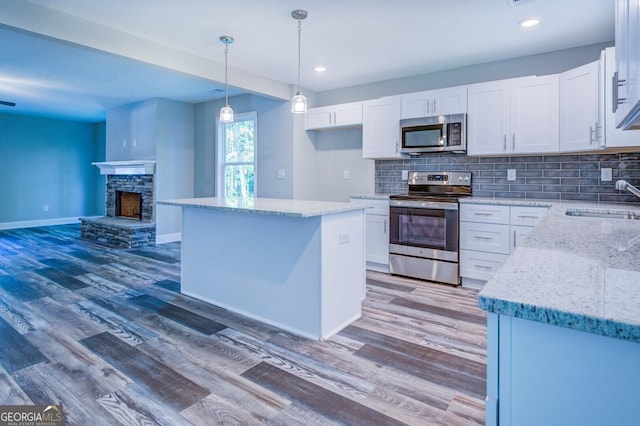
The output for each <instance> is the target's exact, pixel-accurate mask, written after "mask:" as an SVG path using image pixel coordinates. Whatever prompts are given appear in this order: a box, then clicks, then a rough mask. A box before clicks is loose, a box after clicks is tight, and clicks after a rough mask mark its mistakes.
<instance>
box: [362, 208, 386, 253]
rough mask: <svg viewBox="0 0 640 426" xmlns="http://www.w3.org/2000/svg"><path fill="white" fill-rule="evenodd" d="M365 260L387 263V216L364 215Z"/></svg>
mask: <svg viewBox="0 0 640 426" xmlns="http://www.w3.org/2000/svg"><path fill="white" fill-rule="evenodd" d="M366 247H367V253H366V258H367V262H373V263H380V264H382V265H388V264H389V216H386V215H377V214H367V215H366Z"/></svg>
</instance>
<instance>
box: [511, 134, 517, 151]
mask: <svg viewBox="0 0 640 426" xmlns="http://www.w3.org/2000/svg"><path fill="white" fill-rule="evenodd" d="M511 150H512V151H515V150H516V134H515V133H514V134H513V135H511Z"/></svg>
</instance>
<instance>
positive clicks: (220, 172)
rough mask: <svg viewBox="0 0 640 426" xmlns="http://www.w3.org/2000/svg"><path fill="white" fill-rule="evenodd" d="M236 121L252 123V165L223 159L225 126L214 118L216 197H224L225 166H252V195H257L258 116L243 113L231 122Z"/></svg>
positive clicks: (254, 113) (251, 113)
mask: <svg viewBox="0 0 640 426" xmlns="http://www.w3.org/2000/svg"><path fill="white" fill-rule="evenodd" d="M238 121H253V126H254V129H253V152H254V156H253V163H249V162H246V161H241V162H226V161H224V158H226V155H225V152H226V150H225V148H226V135H225V129H226V125H227V124H232V123H221V122H220V118H219V117H216V136H217V137H216V140H217V144H216V145H217V146H216V197H224V196H225V188H224V185H225V166H227V165H252V166H253V195H254V197H255V196H257V193H258V114H257V112H256V111H251V112H244V113H241V114H235V116H234V119H233V122H234V123H235V122H238Z"/></svg>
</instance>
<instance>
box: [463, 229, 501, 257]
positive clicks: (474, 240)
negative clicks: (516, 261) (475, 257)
mask: <svg viewBox="0 0 640 426" xmlns="http://www.w3.org/2000/svg"><path fill="white" fill-rule="evenodd" d="M509 237H510V233H509V225H497V224H490V223H474V222H460V248H462V249H467V250H478V251H485V252H491V253H500V254H509V253H510V252H511V244H510V242H511V239H510V238H509Z"/></svg>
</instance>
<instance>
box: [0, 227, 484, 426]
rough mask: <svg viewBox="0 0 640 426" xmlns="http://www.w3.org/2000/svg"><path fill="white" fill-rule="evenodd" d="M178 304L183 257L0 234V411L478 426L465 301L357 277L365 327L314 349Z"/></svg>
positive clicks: (219, 312) (72, 239)
mask: <svg viewBox="0 0 640 426" xmlns="http://www.w3.org/2000/svg"><path fill="white" fill-rule="evenodd" d="M248 266H249V267H250V265H248ZM179 291H180V244H179V243H170V244H163V245H159V246H153V247H145V248H140V249H129V250H127V249H117V248H108V247H104V246H101V245H97V244H95V243H92V242H88V241H84V240H81V239H80V227H79V225H62V226H51V227H42V228H30V229H17V230H5V231H0V405H23V404H62V406H63V410H64V414H65V418H66V420H67V423H66V424H70V425H87V424H91V425H191V424H193V425H214V424H221V425H227V424H228V425H236V424H237V425H254V424H255V425H259V424H270V425H310V424H313V425H336V424H345V425H402V424H407V425H476V424H483V423H484V395H485V387H486V382H485V375H486V316H485V314H484V312H483V311H481V310H480V309H479V308H478V307H477V293H476V292H475V291H472V290H466V289H462V288H453V287H450V286H445V285H441V284H435V283H427V282H421V281H416V280H410V279H405V278H400V277H394V276H389V275H386V274H380V273H373V272H369V273H368V274H367V298H366V300H365V301H364V305H363V315H362V317H361V318H360V319H359V320H357V321H355V322H354V323H353V324H351V325H350V326H348V327H347V328H345V329H344V330H343V331H342V332H340V333H339V334H337V335H336V336H334V337H332V338H331V339H328V340H326V341H323V342H316V341H311V340H308V339H304V338H301V337H297V336H294V335H292V334H289V333H287V332H284V331H282V330H279V329H277V328H274V327H271V326H267V325H265V324H262V323H260V322H257V321H254V320H251V319H248V318H246V317H243V316H241V315H237V314H234V313H232V312H229V311H227V310H225V309H222V308H220V307H217V306H212V305H209V304H207V303H204V302H201V301H198V300H195V299H192V298H189V297H187V296H184V295H181V294H180V293H179ZM265 303H268V301H265Z"/></svg>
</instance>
